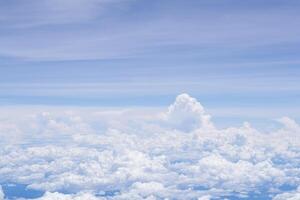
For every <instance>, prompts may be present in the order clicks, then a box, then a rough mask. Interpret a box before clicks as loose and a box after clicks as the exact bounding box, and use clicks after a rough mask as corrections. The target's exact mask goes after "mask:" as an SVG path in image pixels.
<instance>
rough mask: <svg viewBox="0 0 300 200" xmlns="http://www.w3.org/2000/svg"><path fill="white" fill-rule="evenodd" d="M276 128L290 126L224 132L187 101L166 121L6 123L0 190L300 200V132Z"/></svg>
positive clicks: (120, 115)
mask: <svg viewBox="0 0 300 200" xmlns="http://www.w3.org/2000/svg"><path fill="white" fill-rule="evenodd" d="M278 121H279V122H280V123H282V124H283V126H282V127H281V128H279V129H278V130H274V131H273V132H270V133H263V132H260V131H258V130H257V129H255V128H253V127H252V126H251V125H250V124H249V123H244V125H243V126H241V127H229V128H226V129H217V128H216V127H215V126H214V125H213V122H212V121H211V120H210V117H209V115H208V114H206V112H205V110H204V108H203V106H202V105H201V104H200V103H199V102H198V101H197V100H196V99H194V98H192V97H190V96H189V95H187V94H182V95H179V96H178V97H177V98H176V100H175V102H174V103H173V104H172V105H171V106H170V107H169V108H168V109H167V110H166V111H165V112H164V113H156V114H153V113H152V114H149V113H148V114H147V113H146V112H144V113H142V114H141V113H138V112H135V111H132V110H123V111H119V112H116V111H114V112H112V111H103V110H102V111H99V110H90V111H89V112H82V113H81V114H80V112H78V113H77V114H76V112H75V111H64V112H63V111H61V112H57V113H51V112H43V113H36V114H34V115H32V114H31V115H29V116H27V117H24V118H23V117H22V118H21V119H19V120H17V118H14V119H13V118H12V119H7V120H6V121H2V122H1V123H0V124H1V126H0V127H1V130H0V135H1V137H2V138H4V140H3V142H2V145H1V149H0V180H1V182H2V183H1V184H6V183H10V184H24V185H26V186H27V188H28V189H31V190H39V191H44V192H45V193H44V195H43V196H41V197H39V198H40V199H43V200H46V199H63V200H64V199H165V198H169V199H174V198H176V199H205V200H206V199H215V198H228V199H231V198H233V197H235V198H242V197H243V198H248V199H255V198H258V197H260V198H262V197H264V199H272V198H273V199H274V200H281V199H288V198H290V199H297V197H298V196H297V195H299V192H298V189H297V186H298V185H299V184H300V168H299V166H300V159H299V158H300V151H299V149H300V140H299V132H300V128H299V125H298V124H297V123H296V122H295V121H293V120H292V119H289V118H287V117H284V118H282V119H280V120H278ZM5 124H6V125H5ZM7 124H10V125H9V126H8V125H7ZM7 133H9V135H11V136H14V137H19V138H21V139H20V140H19V141H23V143H17V144H16V143H12V141H11V140H10V137H3V136H5V135H6V134H7ZM4 193H5V189H4Z"/></svg>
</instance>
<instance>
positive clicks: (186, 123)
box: [163, 94, 212, 131]
mask: <svg viewBox="0 0 300 200" xmlns="http://www.w3.org/2000/svg"><path fill="white" fill-rule="evenodd" d="M163 117H164V119H165V120H166V122H167V123H168V124H169V125H170V126H171V127H173V128H178V129H180V130H182V131H191V130H194V129H196V128H200V127H204V128H209V127H212V123H211V121H210V116H209V115H207V114H205V112H204V108H203V106H202V105H201V104H200V103H199V102H198V101H197V100H196V99H195V98H193V97H190V96H189V95H188V94H181V95H179V96H177V98H176V100H175V102H174V103H173V104H172V105H170V106H169V108H168V111H167V113H165V114H164V116H163Z"/></svg>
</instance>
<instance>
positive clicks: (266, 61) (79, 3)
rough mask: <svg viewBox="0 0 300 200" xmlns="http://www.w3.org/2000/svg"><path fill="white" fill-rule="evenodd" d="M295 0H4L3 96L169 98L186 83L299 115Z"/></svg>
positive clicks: (26, 99) (106, 100)
mask: <svg viewBox="0 0 300 200" xmlns="http://www.w3.org/2000/svg"><path fill="white" fill-rule="evenodd" d="M299 4H300V3H299V1H296V0H285V1H283V0H272V1H268V0H267V1H258V0H254V1H237V0H223V1H217V0H211V1H203V0H200V1H199V0H197V1H196V0H189V1H181V0H172V1H170V0H163V1H161V0H160V1H159V0H153V1H145V0H84V1H83V0H75V1H69V0H63V1H58V0H42V1H37V0H28V1H17V0H12V1H0V44H1V45H0V70H1V73H0V104H1V105H75V106H77V105H79V106H123V107H124V106H167V105H168V104H169V103H170V102H172V99H173V98H174V96H176V95H178V94H181V93H184V92H186V93H189V94H191V95H193V96H195V97H197V98H198V99H199V100H200V101H201V102H202V103H203V104H204V105H206V106H207V107H208V108H209V109H211V110H213V109H214V108H218V109H220V110H221V109H223V110H224V109H225V110H226V109H227V110H228V109H232V110H234V109H235V110H239V109H240V110H243V109H245V110H247V109H248V111H249V110H252V111H253V112H255V113H256V115H257V116H258V115H265V114H264V113H265V112H262V111H261V110H262V108H263V109H264V110H266V111H267V112H266V113H269V112H274V113H275V115H276V114H278V113H282V112H283V113H282V114H286V115H288V114H289V115H292V116H294V117H299V115H298V113H299V107H300V105H299V102H300V101H299V95H300V93H299V90H300V86H299V85H300V83H299V75H300V70H299V63H300V60H299V42H300V29H299V28H298V27H299V25H300V24H299V23H300V19H299V18H300V14H299V9H300V5H299ZM228 111H229V110H228ZM224 112H225V111H224ZM216 114H218V113H216ZM242 114H243V113H241V115H242ZM220 115H221V113H220ZM253 115H254V114H253ZM267 117H270V115H268V116H267ZM273 117H274V116H273Z"/></svg>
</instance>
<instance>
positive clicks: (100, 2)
mask: <svg viewBox="0 0 300 200" xmlns="http://www.w3.org/2000/svg"><path fill="white" fill-rule="evenodd" d="M122 1H123V0H85V1H84V0H73V1H69V0H61V1H58V0H50V1H49V0H41V1H36V0H29V1H26V2H14V1H12V2H11V3H7V4H5V5H3V6H1V7H2V8H0V10H1V14H0V23H3V24H5V23H7V22H10V23H11V24H7V26H8V27H25V28H26V27H34V26H40V25H49V24H50V25H51V24H52V25H53V24H54V25H55V24H70V23H71V24H72V23H78V22H88V21H90V20H92V19H94V18H96V17H97V16H99V15H101V14H103V12H105V8H106V7H107V6H109V5H111V4H115V3H120V2H122Z"/></svg>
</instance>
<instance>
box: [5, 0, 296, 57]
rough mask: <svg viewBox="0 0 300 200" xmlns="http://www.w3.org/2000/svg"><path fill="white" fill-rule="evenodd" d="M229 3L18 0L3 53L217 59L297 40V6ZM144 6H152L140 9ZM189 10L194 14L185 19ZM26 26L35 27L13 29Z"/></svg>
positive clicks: (9, 15) (9, 9)
mask: <svg viewBox="0 0 300 200" xmlns="http://www.w3.org/2000/svg"><path fill="white" fill-rule="evenodd" d="M167 2H168V1H167ZM201 2H202V3H201ZM193 3H194V4H195V5H193ZM229 3H230V4H232V7H228V6H223V3H218V2H214V3H213V4H208V5H206V4H205V3H203V1H200V3H198V4H197V3H195V2H194V1H191V2H190V3H186V4H183V3H182V2H180V1H175V3H173V4H172V3H171V2H169V3H159V2H157V1H153V3H147V2H146V1H97V0H88V1H80V0H77V1H74V2H73V1H67V0H64V1H29V2H26V3H25V2H24V3H17V2H14V1H13V2H12V3H9V4H8V5H6V4H4V5H5V6H3V8H2V11H3V12H1V13H2V14H1V15H2V16H1V18H2V19H3V20H2V23H4V25H3V26H2V27H6V28H5V29H3V30H5V31H3V33H4V34H2V37H1V40H0V42H1V48H0V53H1V54H2V55H3V56H8V57H17V58H23V59H27V60H85V59H88V60H89V59H116V58H132V57H141V56H142V57H143V56H153V55H155V56H158V55H160V53H159V52H160V51H161V48H163V49H166V51H170V52H173V50H172V49H177V51H178V50H179V54H182V53H184V50H186V48H188V49H196V51H195V50H194V53H196V54H204V55H206V54H210V55H211V54H224V51H227V50H228V49H230V51H233V52H235V53H237V52H239V51H249V50H248V48H250V49H251V48H259V49H261V50H266V51H268V50H270V49H272V47H273V46H274V45H275V46H276V45H282V44H285V45H292V44H296V43H299V41H300V38H299V31H300V30H299V29H298V28H297V27H298V26H299V23H298V22H299V20H297V19H298V18H299V15H298V13H299V12H297V11H298V10H297V5H296V6H295V5H293V4H287V6H282V5H281V4H279V5H277V4H275V6H273V7H271V8H270V9H268V10H267V11H266V10H264V9H263V8H264V7H262V5H260V4H259V3H258V2H254V3H253V5H254V6H252V7H250V8H249V9H248V10H247V9H245V6H246V5H243V4H241V5H240V4H237V5H235V4H234V2H233V1H232V2H231V1H229ZM136 4H137V5H136ZM160 4H161V5H160ZM143 6H145V7H147V8H148V9H147V10H145V11H144V12H139V11H138V8H141V7H143ZM192 6H194V7H192ZM261 7H262V8H261ZM24 8H25V9H24ZM183 8H184V9H188V10H190V12H188V13H186V14H185V15H183V14H182V12H181V10H182V9H183ZM216 10H217V11H218V12H216ZM132 13H134V14H132ZM19 16H20V17H19ZM137 18H139V20H137ZM27 23H36V25H35V26H33V27H30V26H29V27H17V28H16V27H14V26H12V27H10V25H13V24H15V25H18V24H19V25H26V24H27ZM62 23H63V24H66V26H70V28H66V27H63V26H60V24H62ZM45 24H52V26H50V27H45V26H43V25H45ZM16 31H17V32H16ZM5 32H6V34H5ZM20 33H22V34H20ZM189 52H190V51H189ZM173 53H175V54H178V52H177V53H176V52H173Z"/></svg>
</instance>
